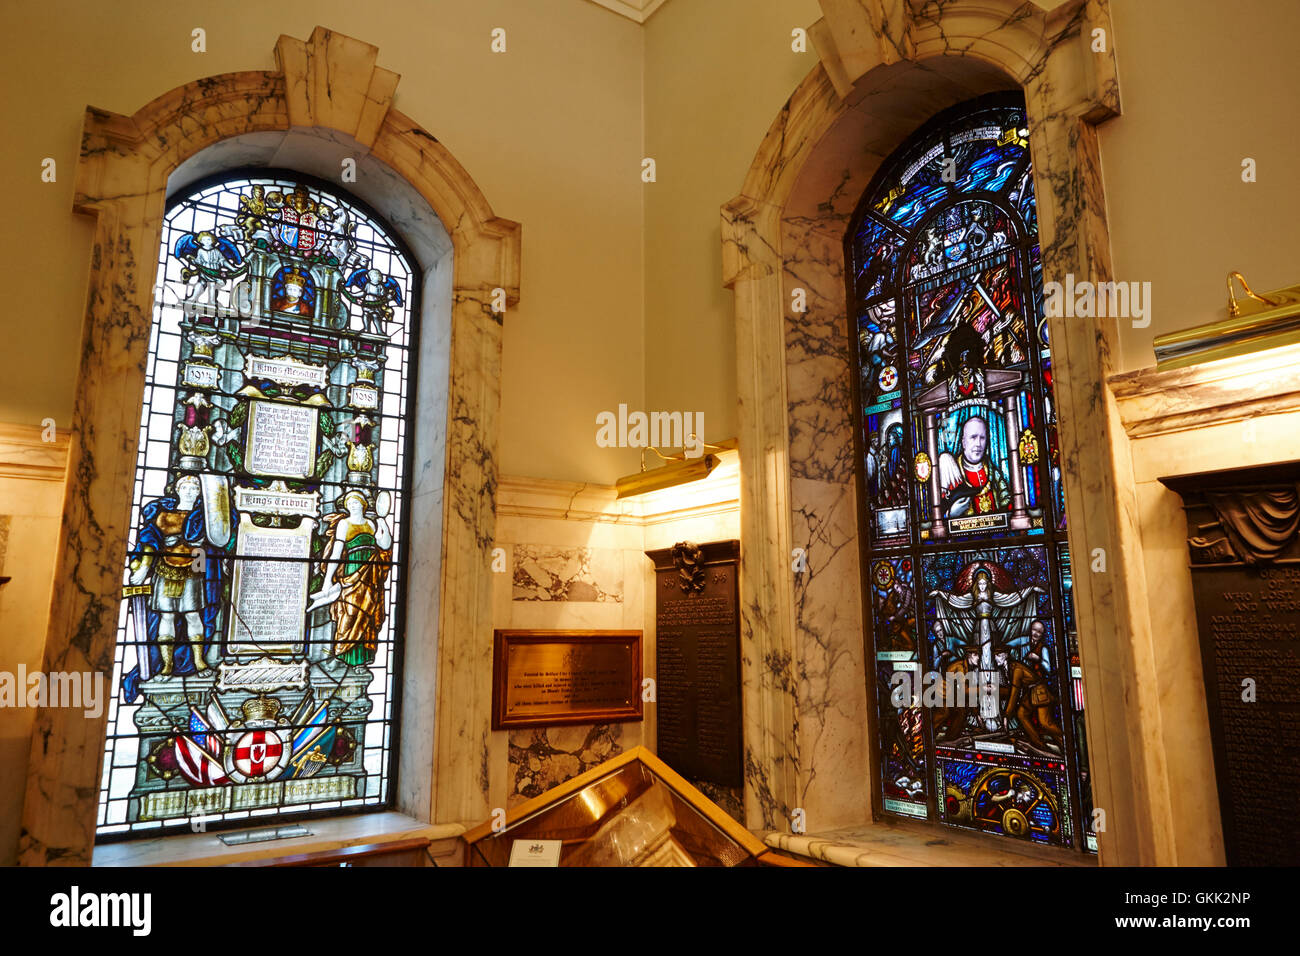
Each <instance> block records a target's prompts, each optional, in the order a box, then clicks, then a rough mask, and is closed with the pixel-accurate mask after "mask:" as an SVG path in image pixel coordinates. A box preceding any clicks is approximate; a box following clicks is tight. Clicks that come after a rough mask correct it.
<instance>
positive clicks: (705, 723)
mask: <svg viewBox="0 0 1300 956" xmlns="http://www.w3.org/2000/svg"><path fill="white" fill-rule="evenodd" d="M646 554H647V555H649V557H650V559H651V560H652V561H654V565H655V595H656V598H655V663H656V671H655V675H656V676H655V701H656V703H655V708H656V709H655V715H656V719H657V727H658V744H657V753H658V756H659V759H661V760H663V761H664V763H666V764H668V766H670V767H672V768H673V769H674V770H676V771H677V772H678V773H680V774H681V775H682V776H684V777H686V778H688V779H690V780H695V781H707V782H709V783H716V784H718V785H720V786H723V787H741V786H743V784H744V768H743V752H742V737H741V724H740V616H739V614H738V610H737V608H738V603H739V590H738V587H737V585H738V582H737V570H738V566H739V563H740V542H739V541H717V542H713V543H711V544H704V545H698V546H697V545H693V544H691V543H689V542H683V543H681V544H677V545H674V546H673V547H671V548H663V549H661V550H658V551H647V552H646Z"/></svg>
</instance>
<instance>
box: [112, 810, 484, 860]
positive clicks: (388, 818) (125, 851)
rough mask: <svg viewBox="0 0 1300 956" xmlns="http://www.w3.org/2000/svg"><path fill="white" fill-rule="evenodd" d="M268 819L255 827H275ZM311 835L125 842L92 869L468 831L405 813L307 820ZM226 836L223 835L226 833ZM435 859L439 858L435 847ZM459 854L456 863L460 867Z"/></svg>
mask: <svg viewBox="0 0 1300 956" xmlns="http://www.w3.org/2000/svg"><path fill="white" fill-rule="evenodd" d="M271 825H273V824H272V823H271V822H269V821H263V822H261V823H254V824H252V825H250V829H254V828H256V827H257V826H271ZM302 825H303V826H304V827H306V828H307V830H309V831H310V833H311V835H310V836H305V837H296V838H294V839H289V840H272V841H268V842H266V843H250V844H247V845H245V846H226V845H225V844H224V843H222V842H221V840H219V839H218V837H217V834H215V833H195V834H179V835H170V836H165V837H155V838H153V839H149V838H144V839H138V840H127V841H123V842H121V843H108V844H104V845H101V846H97V847H95V854H94V857H93V859H92V863H91V865H92V866H225V865H229V864H232V863H247V862H249V861H251V860H264V859H268V858H270V857H277V856H288V855H291V854H299V853H315V852H320V851H322V850H337V849H340V848H342V847H349V846H360V845H363V844H371V843H392V842H397V841H399V840H408V839H411V838H413V837H425V838H427V839H428V840H430V841H431V842H435V843H436V842H437V841H451V840H455V839H456V838H457V837H459V836H460V835H461V834H462V833H464V832H465V831H466V829H468V828H467V827H465V826H464V825H462V824H459V823H439V824H430V823H421V822H420V821H419V820H416V819H414V818H413V817H408V816H405V815H403V814H401V813H391V812H389V813H367V814H363V815H358V816H346V817H334V818H327V819H322V820H307V821H304V822H303V824H302ZM223 832H224V831H223ZM434 852H435V855H437V856H441V855H442V854H440V853H438V851H437V849H435V851H434ZM459 859H460V857H459V855H457V856H456V861H455V862H454V863H453V865H457V866H458V865H459Z"/></svg>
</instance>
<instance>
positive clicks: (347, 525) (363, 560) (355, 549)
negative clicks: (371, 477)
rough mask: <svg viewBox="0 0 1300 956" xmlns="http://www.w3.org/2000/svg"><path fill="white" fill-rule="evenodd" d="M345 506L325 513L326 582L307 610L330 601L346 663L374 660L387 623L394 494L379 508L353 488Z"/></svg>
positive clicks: (337, 653) (338, 653) (383, 496)
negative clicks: (390, 503)
mask: <svg viewBox="0 0 1300 956" xmlns="http://www.w3.org/2000/svg"><path fill="white" fill-rule="evenodd" d="M338 507H339V509H340V510H338V511H336V512H334V513H333V514H329V515H326V516H325V528H326V532H325V533H326V547H325V559H324V560H323V561H322V562H321V571H322V573H323V574H324V575H325V582H326V583H325V586H324V587H322V588H321V590H320V591H318V592H316V593H315V594H313V595H312V596H311V603H310V604H309V605H307V611H308V612H311V611H314V610H316V609H317V608H321V607H326V606H328V607H329V609H330V618H331V619H332V620H333V621H334V624H335V630H334V646H333V650H332V652H331V653H332V654H333V656H334V657H336V658H338V659H339V660H340V661H342V662H343V663H344V664H350V665H368V664H371V663H373V662H374V659H375V653H376V651H377V649H378V646H379V631H380V628H382V627H383V624H384V585H385V583H386V582H387V580H388V568H389V564H390V562H391V561H392V559H393V535H392V532H391V531H390V530H389V528H388V522H387V521H386V520H385V515H386V514H387V513H388V495H387V493H386V492H380V494H379V496H378V499H377V501H376V505H375V507H374V508H373V509H372V508H371V507H370V502H369V501H368V500H367V499H366V496H365V495H364V494H362V493H361V492H360V491H349V492H348V493H347V494H345V495H344V496H343V497H342V499H341V500H340V501H339V502H338Z"/></svg>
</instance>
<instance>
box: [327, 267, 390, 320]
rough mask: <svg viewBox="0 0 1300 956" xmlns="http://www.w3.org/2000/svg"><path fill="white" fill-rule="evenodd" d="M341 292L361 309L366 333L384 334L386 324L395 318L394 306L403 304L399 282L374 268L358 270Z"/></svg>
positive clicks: (349, 278)
mask: <svg viewBox="0 0 1300 956" xmlns="http://www.w3.org/2000/svg"><path fill="white" fill-rule="evenodd" d="M349 290H351V291H349ZM341 291H342V292H343V294H344V295H345V296H347V298H348V300H349V301H351V302H355V303H356V304H357V305H359V306H360V307H361V319H362V322H363V323H364V327H365V331H367V332H372V333H374V334H375V335H383V334H384V323H385V322H387V321H388V320H389V319H391V318H392V317H393V304H394V303H395V304H397V305H401V304H402V287H401V286H400V285H399V284H398V282H397V280H396V279H394V278H393V277H392V276H386V275H384V274H383V273H382V272H380V271H379V270H378V269H374V268H371V269H357V270H356V271H355V272H353V273H352V275H350V276H348V281H347V282H345V283H344V284H343V289H342V290H341Z"/></svg>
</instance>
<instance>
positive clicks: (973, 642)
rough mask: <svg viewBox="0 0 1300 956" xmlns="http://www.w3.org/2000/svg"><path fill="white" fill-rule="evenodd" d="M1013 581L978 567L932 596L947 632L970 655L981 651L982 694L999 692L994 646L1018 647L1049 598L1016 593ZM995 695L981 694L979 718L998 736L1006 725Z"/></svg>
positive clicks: (1031, 590) (1032, 590)
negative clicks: (1040, 605)
mask: <svg viewBox="0 0 1300 956" xmlns="http://www.w3.org/2000/svg"><path fill="white" fill-rule="evenodd" d="M1012 583H1013V582H1012V580H1011V576H1010V575H1009V574H1008V573H1007V572H1006V571H1005V570H1004V569H1002V568H1000V567H998V566H996V565H993V564H989V563H987V562H983V561H979V562H976V563H974V564H971V565H967V566H966V567H965V568H963V569H962V571H961V572H960V573H959V574H958V575H957V580H956V582H955V585H954V588H953V590H952V591H942V590H934V591H931V592H930V594H929V597H930V599H931V600H933V601H934V606H935V619H936V621H938V622H939V623H941V624H942V625H943V629H944V632H945V633H947V634H951V635H953V636H955V637H957V638H958V639H959V640H960V642H961V644H962V645H963V646H964V647H965V648H966V649H967V652H968V654H969V652H970V651H974V650H978V651H979V674H980V688H981V691H983V689H984V688H986V687H990V686H996V685H997V683H998V680H999V674H1000V672H999V671H998V668H997V664H996V662H995V661H994V645H995V644H998V645H1007V644H1011V643H1012V642H1019V641H1020V640H1021V639H1022V638H1023V637H1024V634H1023V631H1024V630H1025V629H1026V628H1028V626H1029V623H1030V622H1031V621H1033V620H1035V619H1037V616H1038V599H1039V596H1040V595H1044V594H1046V593H1047V592H1046V591H1045V590H1044V589H1042V588H1039V587H1028V588H1014V587H1013V586H1012ZM998 704H999V701H998V698H997V697H996V695H989V694H985V693H983V692H981V694H980V718H981V719H982V720H983V722H984V729H985V730H988V731H997V730H999V729H1001V728H1002V727H1003V719H1002V715H1001V712H1000V710H999V707H998Z"/></svg>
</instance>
